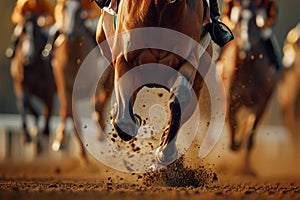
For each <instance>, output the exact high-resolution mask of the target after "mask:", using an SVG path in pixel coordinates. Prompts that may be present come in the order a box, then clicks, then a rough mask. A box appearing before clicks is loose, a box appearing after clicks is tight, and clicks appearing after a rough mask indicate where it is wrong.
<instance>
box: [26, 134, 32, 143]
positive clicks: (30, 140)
mask: <svg viewBox="0 0 300 200" xmlns="http://www.w3.org/2000/svg"><path fill="white" fill-rule="evenodd" d="M24 136H25V142H26V143H30V142H32V137H31V135H30V134H29V133H27V132H25V133H24Z"/></svg>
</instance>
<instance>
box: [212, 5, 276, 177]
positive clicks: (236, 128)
mask: <svg viewBox="0 0 300 200" xmlns="http://www.w3.org/2000/svg"><path fill="white" fill-rule="evenodd" d="M242 2H244V4H242V7H241V8H240V9H241V12H240V16H239V19H238V22H237V24H236V26H235V30H234V35H235V41H233V42H232V43H230V44H229V45H228V46H225V48H224V49H223V51H222V53H221V55H220V58H219V61H218V67H220V68H221V70H223V79H224V83H225V87H226V92H227V100H228V111H227V117H228V120H229V127H230V132H231V149H232V150H233V151H237V150H239V149H240V148H241V147H245V148H246V156H245V168H244V169H245V172H246V173H249V174H251V175H254V174H255V173H254V172H253V171H252V169H251V165H250V153H251V150H252V148H253V144H254V136H255V133H256V130H257V126H258V124H259V122H260V120H261V118H262V115H263V113H264V112H265V110H266V107H267V105H268V102H269V100H270V97H271V95H272V93H273V91H274V88H275V86H276V83H277V79H278V73H277V72H276V67H275V66H274V64H272V62H271V59H270V58H269V57H268V54H267V49H266V47H265V46H264V45H263V44H264V41H263V38H262V29H260V27H259V26H258V24H257V21H256V19H257V14H258V13H257V11H258V10H259V9H258V8H257V7H256V5H255V4H254V2H253V1H242ZM260 17H261V16H260Z"/></svg>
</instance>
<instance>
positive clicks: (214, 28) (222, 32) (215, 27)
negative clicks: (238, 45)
mask: <svg viewBox="0 0 300 200" xmlns="http://www.w3.org/2000/svg"><path fill="white" fill-rule="evenodd" d="M209 3H210V17H211V20H212V22H211V23H209V24H207V25H206V28H207V30H208V32H209V33H210V35H211V38H212V40H213V41H214V42H215V43H216V44H217V45H219V46H220V47H223V46H224V45H225V44H227V43H228V42H229V41H231V40H233V38H234V37H233V34H232V32H231V31H230V29H229V28H228V27H227V26H226V25H225V24H224V23H222V22H221V20H220V11H219V5H218V0H209Z"/></svg>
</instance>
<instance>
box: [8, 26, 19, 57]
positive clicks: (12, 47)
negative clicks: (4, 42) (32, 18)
mask: <svg viewBox="0 0 300 200" xmlns="http://www.w3.org/2000/svg"><path fill="white" fill-rule="evenodd" d="M22 32H23V26H22V25H20V24H18V25H16V27H15V29H14V32H13V34H12V36H11V38H10V42H9V45H8V48H7V49H6V51H5V56H6V57H7V58H13V57H14V55H15V52H16V48H17V45H18V42H19V39H20V36H21V34H22Z"/></svg>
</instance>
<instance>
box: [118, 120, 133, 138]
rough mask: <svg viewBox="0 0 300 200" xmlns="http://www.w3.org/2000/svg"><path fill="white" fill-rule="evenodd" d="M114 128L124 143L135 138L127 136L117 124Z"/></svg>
mask: <svg viewBox="0 0 300 200" xmlns="http://www.w3.org/2000/svg"><path fill="white" fill-rule="evenodd" d="M114 127H115V129H116V131H117V133H118V135H119V137H120V138H121V139H122V140H124V141H126V142H127V141H129V140H131V139H132V138H133V136H132V135H129V134H127V133H126V132H124V131H123V130H122V129H121V128H120V127H119V126H118V125H117V124H114Z"/></svg>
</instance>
